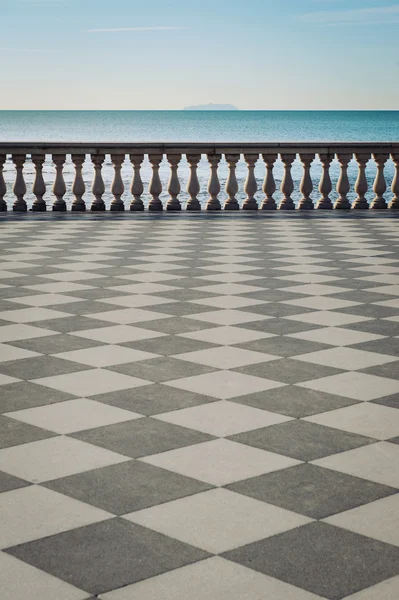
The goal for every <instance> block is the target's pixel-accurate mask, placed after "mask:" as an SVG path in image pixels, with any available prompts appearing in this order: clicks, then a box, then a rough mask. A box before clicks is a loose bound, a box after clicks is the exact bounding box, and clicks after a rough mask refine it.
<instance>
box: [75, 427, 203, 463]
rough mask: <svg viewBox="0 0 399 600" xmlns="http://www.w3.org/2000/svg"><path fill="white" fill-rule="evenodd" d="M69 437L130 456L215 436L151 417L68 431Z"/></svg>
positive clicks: (161, 450)
mask: <svg viewBox="0 0 399 600" xmlns="http://www.w3.org/2000/svg"><path fill="white" fill-rule="evenodd" d="M71 437H74V438H76V439H79V440H83V441H84V442H89V443H90V444H94V445H95V446H101V447H102V448H107V449H108V450H113V451H114V452H118V453H120V454H124V455H125V456H130V457H131V458H140V457H142V456H148V455H150V454H158V453H159V452H166V451H168V450H174V449H175V448H183V447H184V446H191V445H193V444H199V443H201V442H207V441H209V440H212V439H214V438H213V437H212V436H210V435H207V434H205V433H200V432H198V431H194V430H192V429H187V428H185V427H180V426H179V425H172V424H171V423H165V422H163V421H158V420H157V419H153V418H151V417H145V418H143V419H137V420H134V421H125V422H123V423H116V424H115V425H107V426H105V427H96V428H95V429H88V430H86V431H79V432H77V433H73V434H71Z"/></svg>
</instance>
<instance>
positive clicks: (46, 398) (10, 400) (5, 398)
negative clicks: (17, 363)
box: [0, 381, 75, 413]
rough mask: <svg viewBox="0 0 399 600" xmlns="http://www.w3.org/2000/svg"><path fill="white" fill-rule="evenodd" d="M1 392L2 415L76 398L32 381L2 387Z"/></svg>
mask: <svg viewBox="0 0 399 600" xmlns="http://www.w3.org/2000/svg"><path fill="white" fill-rule="evenodd" d="M0 392H1V402H0V412H1V413H6V412H12V411H14V410H23V409H25V408H33V407H35V406H44V405H46V404H55V403H56V402H63V401H64V400H72V399H73V398H75V396H73V395H72V394H66V393H65V392H59V391H58V390H52V389H50V388H47V387H44V386H43V385H37V384H36V383H32V382H30V381H29V382H28V381H21V382H16V383H9V384H7V385H2V386H1V390H0Z"/></svg>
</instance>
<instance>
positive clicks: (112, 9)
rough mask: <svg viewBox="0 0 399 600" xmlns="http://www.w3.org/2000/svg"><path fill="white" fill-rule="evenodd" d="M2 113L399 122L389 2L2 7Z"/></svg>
mask: <svg viewBox="0 0 399 600" xmlns="http://www.w3.org/2000/svg"><path fill="white" fill-rule="evenodd" d="M0 56H1V67H0V109H2V110H40V109H41V110H107V109H108V110H180V109H182V108H183V107H184V106H188V105H195V104H207V103H210V102H213V103H229V104H234V105H235V106H237V107H238V108H240V109H242V110H316V109H320V110H350V109H353V110H356V109H358V110H365V109H369V110H399V3H398V2H397V1H396V2H395V1H392V0H380V1H379V0H247V1H246V2H244V0H186V1H183V0H0Z"/></svg>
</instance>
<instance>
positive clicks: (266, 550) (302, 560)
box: [222, 522, 399, 600]
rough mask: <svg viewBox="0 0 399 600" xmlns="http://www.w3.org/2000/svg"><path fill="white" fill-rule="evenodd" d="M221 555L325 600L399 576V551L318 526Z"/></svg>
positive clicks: (339, 597)
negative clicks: (325, 599)
mask: <svg viewBox="0 0 399 600" xmlns="http://www.w3.org/2000/svg"><path fill="white" fill-rule="evenodd" d="M222 556H224V557H225V558H227V559H228V560H232V561H234V562H237V563H239V564H242V565H244V566H247V567H249V568H251V569H255V570H257V571H260V572H261V573H264V574H265V575H269V576H271V577H275V578H276V579H280V580H282V581H285V582H287V583H290V584H292V585H295V586H297V587H299V588H302V589H304V590H307V591H309V592H313V593H314V594H318V595H320V596H322V597H323V598H328V599H329V600H341V598H344V597H346V596H348V595H349V594H354V593H355V592H357V591H360V590H362V589H364V588H367V587H370V586H372V585H375V584H376V583H379V582H380V581H383V580H385V579H388V578H390V577H393V576H394V575H397V574H398V573H399V548H397V547H395V546H391V545H390V544H385V543H383V542H379V541H377V540H373V539H371V538H368V537H364V536H362V535H358V534H357V533H352V532H351V531H347V530H345V529H341V528H339V527H333V526H332V525H328V524H326V523H320V522H316V523H310V524H308V525H304V526H303V527H297V528H296V529H292V530H291V531H287V532H286V533H282V534H280V535H275V536H272V537H270V538H267V539H265V540H261V541H260V542H255V543H254V544H249V545H247V546H243V547H242V548H237V549H236V550H231V551H229V552H226V553H224V554H223V555H222Z"/></svg>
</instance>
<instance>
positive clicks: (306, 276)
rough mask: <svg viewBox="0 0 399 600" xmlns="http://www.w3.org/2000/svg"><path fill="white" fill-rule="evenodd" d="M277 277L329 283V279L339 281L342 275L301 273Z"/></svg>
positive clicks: (286, 279)
mask: <svg viewBox="0 0 399 600" xmlns="http://www.w3.org/2000/svg"><path fill="white" fill-rule="evenodd" d="M277 279H281V280H283V281H296V282H298V283H328V282H329V281H338V280H339V279H342V277H333V276H332V275H320V274H319V273H301V274H300V275H293V274H291V275H283V276H278V277H277Z"/></svg>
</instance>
